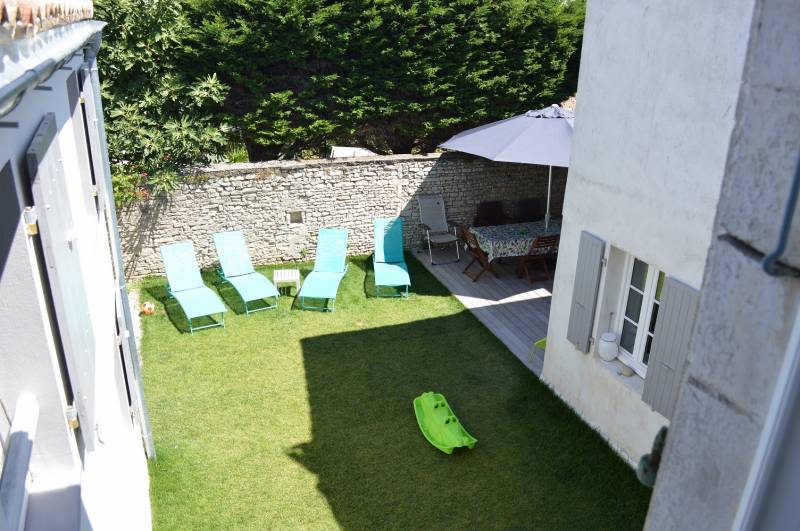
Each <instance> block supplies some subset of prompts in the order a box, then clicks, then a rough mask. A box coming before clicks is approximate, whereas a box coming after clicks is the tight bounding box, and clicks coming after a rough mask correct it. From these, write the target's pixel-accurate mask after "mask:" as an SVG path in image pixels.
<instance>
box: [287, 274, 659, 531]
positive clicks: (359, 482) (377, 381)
mask: <svg viewBox="0 0 800 531" xmlns="http://www.w3.org/2000/svg"><path fill="white" fill-rule="evenodd" d="M412 264H415V265H416V262H415V261H412V262H411V264H409V265H410V266H412V268H413V267H414V266H413V265H412ZM424 277H427V275H425V276H424ZM512 304H513V303H512ZM301 346H302V351H303V361H304V367H305V371H306V383H307V389H308V400H309V404H310V413H311V421H312V435H313V438H312V440H311V441H310V442H308V443H304V444H300V445H298V446H295V447H294V448H292V449H291V450H290V451H289V455H290V456H291V457H292V458H293V459H295V460H296V461H297V462H299V463H301V464H302V465H303V466H304V467H306V468H307V469H308V470H310V471H312V472H313V473H315V474H316V475H317V481H318V489H319V490H320V492H322V493H323V494H324V495H325V496H326V498H327V501H328V504H329V506H330V507H331V509H332V511H333V513H334V514H335V516H336V518H337V521H338V524H339V525H340V526H341V527H342V528H344V529H377V528H384V527H391V528H395V529H443V528H448V529H468V528H511V529H521V528H541V529H576V528H578V529H583V528H594V529H601V528H607V529H641V526H642V524H643V522H644V517H645V514H646V511H647V505H648V500H649V491H648V490H647V489H646V488H644V487H643V486H641V485H640V484H639V483H638V482H637V481H636V478H635V475H634V473H633V471H632V470H631V469H630V468H629V467H628V466H627V465H626V464H625V463H624V462H622V460H620V459H619V458H618V457H617V456H616V455H615V454H614V453H613V452H612V451H611V450H610V449H609V448H608V445H607V444H606V443H605V442H604V441H603V440H602V439H601V437H600V436H599V435H598V434H596V433H595V432H594V431H593V430H591V429H590V428H589V427H588V426H587V425H586V424H584V423H583V422H582V421H581V420H580V419H579V418H578V417H577V416H576V415H575V414H574V413H573V412H572V411H571V410H570V409H569V408H568V407H567V406H566V405H564V404H563V403H562V402H561V401H560V400H559V399H558V398H556V397H555V396H554V395H553V394H552V393H551V392H550V391H549V390H548V389H547V388H546V387H545V386H544V385H542V384H541V383H540V382H539V381H538V380H537V379H536V377H534V376H533V374H531V373H530V372H529V371H528V370H527V369H526V368H525V367H524V366H522V364H520V363H519V362H518V361H517V360H516V359H515V358H514V357H513V355H511V354H510V353H509V352H508V351H507V350H506V349H505V347H504V346H503V345H502V344H501V343H500V342H499V341H498V340H497V338H495V337H494V336H493V335H491V334H490V333H488V332H487V331H486V330H485V329H484V328H483V327H482V326H481V325H480V324H479V323H478V322H477V321H476V320H475V318H474V317H473V316H472V315H471V314H470V313H469V312H467V311H464V312H461V313H458V314H455V315H451V316H447V317H439V318H433V319H426V320H420V321H414V322H412V323H408V324H402V325H396V326H387V327H380V328H375V329H365V330H358V331H352V332H345V333H338V334H331V335H322V336H317V337H311V338H305V339H303V340H302V341H301ZM426 391H436V392H440V393H443V394H444V395H445V396H446V397H447V399H448V401H449V402H450V405H451V407H452V408H453V410H454V412H455V414H456V415H458V416H459V418H460V419H461V421H462V423H463V424H464V426H465V428H466V429H467V430H468V431H469V432H470V433H471V434H472V435H474V436H475V437H476V438H477V439H478V441H479V442H478V444H477V446H476V448H475V449H474V450H472V451H469V450H457V451H456V452H455V453H454V454H453V455H445V454H443V453H441V452H439V451H438V450H436V449H435V448H433V447H432V446H431V445H430V444H429V443H428V442H427V441H426V440H425V439H424V437H423V436H422V434H421V433H420V431H419V428H418V426H417V422H416V420H415V416H414V413H413V408H412V400H413V399H414V397H416V396H418V395H419V394H421V393H423V392H426Z"/></svg>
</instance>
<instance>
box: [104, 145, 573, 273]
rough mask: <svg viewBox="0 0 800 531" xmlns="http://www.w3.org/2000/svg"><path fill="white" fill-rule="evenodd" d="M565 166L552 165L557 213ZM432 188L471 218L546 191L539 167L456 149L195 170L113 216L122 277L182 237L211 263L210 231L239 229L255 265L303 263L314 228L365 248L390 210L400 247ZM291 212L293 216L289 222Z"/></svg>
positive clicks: (355, 250)
mask: <svg viewBox="0 0 800 531" xmlns="http://www.w3.org/2000/svg"><path fill="white" fill-rule="evenodd" d="M565 183H566V171H565V170H564V169H562V168H553V192H552V203H551V210H552V211H553V212H554V213H555V214H560V212H561V205H562V203H563V197H564V188H565ZM435 192H441V193H442V194H443V195H444V198H445V204H446V206H447V214H448V218H450V219H451V220H453V221H454V222H458V223H471V221H472V218H473V216H474V215H475V207H476V205H477V203H478V202H480V201H486V200H502V201H503V202H504V204H505V206H506V212H507V213H508V214H513V210H514V206H515V205H516V201H517V199H520V198H523V197H542V198H544V197H546V194H547V168H546V167H542V166H532V165H524V164H508V163H498V162H491V161H489V160H486V159H481V158H478V157H471V156H467V155H462V154H456V153H447V154H443V155H439V154H430V155H393V156H384V157H365V158H358V159H345V160H341V159H338V160H309V161H272V162H264V163H255V164H226V165H217V166H212V167H209V168H205V169H203V170H202V171H201V172H200V173H199V174H198V176H197V178H195V179H192V181H191V182H187V183H186V184H184V185H182V186H181V187H180V188H179V189H178V190H175V191H174V192H172V193H171V194H169V195H167V196H162V197H154V198H151V199H149V200H147V201H145V202H142V203H137V204H135V205H132V206H130V207H127V208H125V209H122V210H121V211H120V212H119V224H120V232H121V236H122V245H123V253H124V255H125V256H124V258H125V267H126V275H127V276H128V277H129V278H138V277H142V276H146V275H153V274H156V275H160V274H163V268H162V265H161V259H160V256H159V252H158V248H159V246H160V245H163V244H165V243H171V242H175V241H180V240H185V239H191V240H192V241H193V242H194V245H195V250H196V252H197V258H198V261H199V262H200V265H201V267H209V266H212V265H213V264H214V263H215V262H216V261H217V258H216V253H215V251H214V249H213V243H212V237H211V235H212V234H213V233H214V232H218V231H225V230H233V229H241V230H243V231H244V233H245V237H246V239H247V241H248V245H249V248H250V253H251V255H252V257H253V261H254V262H255V263H273V262H282V261H290V260H301V259H312V258H313V257H314V246H315V243H316V233H317V229H319V228H320V227H347V228H349V229H350V239H349V245H348V253H349V254H367V253H370V252H372V245H373V244H372V218H373V217H381V216H385V217H391V216H397V215H400V216H402V217H403V219H404V221H405V236H406V246H407V247H411V246H414V245H417V244H418V243H419V242H421V240H422V232H421V229H420V228H419V223H418V220H419V213H418V207H417V201H416V196H417V194H424V193H435ZM292 212H301V213H302V214H301V215H302V222H300V223H293V222H290V213H292Z"/></svg>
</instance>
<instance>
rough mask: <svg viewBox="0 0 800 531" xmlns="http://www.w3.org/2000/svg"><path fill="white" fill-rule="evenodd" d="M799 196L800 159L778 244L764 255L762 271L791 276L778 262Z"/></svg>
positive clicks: (790, 228)
mask: <svg viewBox="0 0 800 531" xmlns="http://www.w3.org/2000/svg"><path fill="white" fill-rule="evenodd" d="M798 196H800V159H799V160H798V162H797V168H796V169H795V171H794V179H793V180H792V185H791V188H790V189H789V198H788V199H787V201H786V209H785V210H784V212H783V221H782V223H781V230H780V234H779V236H778V244H777V245H776V246H775V249H774V250H773V251H772V252H771V253H769V254H768V255H767V256H765V257H764V260H763V262H762V263H761V267H763V268H764V272H765V273H766V274H768V275H770V276H773V277H782V276H791V275H792V272H791V271H789V268H787V267H784V266H782V264H780V262H779V261H780V259H781V258H782V257H783V253H784V252H786V245H787V244H788V242H789V234H790V233H791V231H792V221H794V212H795V210H796V208H797V198H798Z"/></svg>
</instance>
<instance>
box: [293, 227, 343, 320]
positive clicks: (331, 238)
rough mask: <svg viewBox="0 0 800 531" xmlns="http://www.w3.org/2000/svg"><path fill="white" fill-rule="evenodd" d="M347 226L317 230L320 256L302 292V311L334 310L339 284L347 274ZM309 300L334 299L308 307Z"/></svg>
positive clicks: (318, 254) (304, 283) (300, 295)
mask: <svg viewBox="0 0 800 531" xmlns="http://www.w3.org/2000/svg"><path fill="white" fill-rule="evenodd" d="M346 256H347V229H319V233H317V257H316V259H315V261H314V270H313V271H312V272H311V273H310V274H309V275H308V277H306V279H305V281H304V282H303V286H302V287H301V288H300V293H298V294H297V296H298V297H299V298H300V308H302V309H303V310H322V311H330V312H332V311H334V310H335V309H336V292H337V291H339V283H340V282H341V281H342V279H343V278H344V275H345V273H347V263H346ZM306 299H325V300H326V301H327V300H330V301H331V306H330V307H328V306H327V304H326V303H323V305H322V306H309V305H307V304H306Z"/></svg>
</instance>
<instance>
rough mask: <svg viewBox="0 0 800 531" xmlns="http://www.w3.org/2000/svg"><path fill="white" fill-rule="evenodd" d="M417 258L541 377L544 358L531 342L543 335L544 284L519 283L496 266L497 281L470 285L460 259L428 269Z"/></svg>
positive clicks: (484, 280)
mask: <svg viewBox="0 0 800 531" xmlns="http://www.w3.org/2000/svg"><path fill="white" fill-rule="evenodd" d="M417 258H418V259H419V260H420V262H422V264H423V265H424V266H425V267H426V269H428V271H430V272H431V273H432V274H433V275H434V276H435V277H436V278H438V279H439V281H440V282H442V284H444V285H445V287H447V289H448V290H450V292H451V293H453V294H454V295H455V296H456V298H457V299H458V300H459V301H461V303H462V304H463V305H464V306H465V307H466V308H467V309H469V310H470V311H471V312H472V313H473V314H474V315H475V316H476V317H477V318H478V320H479V321H481V323H483V325H484V326H486V327H487V328H488V329H489V330H490V331H491V332H492V333H493V334H494V335H495V336H496V337H497V338H498V339H500V341H502V342H503V344H505V345H506V347H507V348H508V349H509V350H510V351H511V352H512V353H513V354H514V355H515V356H516V357H517V358H518V359H519V360H520V361H521V362H522V363H523V364H524V365H525V366H526V367H528V368H529V369H530V370H531V371H533V372H534V373H535V374H536V375H537V376H538V375H541V371H542V366H543V364H544V355H543V353H542V352H541V351H539V350H538V349H535V348H534V347H533V342H534V341H536V340H537V339H539V338H541V337H544V336H545V335H546V334H547V320H548V318H549V314H550V303H549V295H548V296H545V297H543V296H542V291H541V290H546V291H547V292H548V293H549V291H550V290H549V289H548V284H547V283H544V282H537V283H535V284H531V283H529V282H528V281H527V280H524V279H519V278H517V277H516V275H515V273H514V271H513V268H510V267H508V266H507V264H500V265H498V267H497V270H498V274H499V275H500V278H494V277H491V276H489V277H487V274H484V276H482V277H481V279H480V280H479V281H478V282H472V279H470V278H468V277H467V276H466V275H463V274H462V273H461V271H462V270H463V268H464V266H465V265H466V263H467V262H466V261H465V259H464V258H462V260H461V262H455V263H450V264H442V265H437V266H432V265H431V264H430V262H429V261H428V257H427V256H423V255H419V256H418V257H417ZM532 352H533V356H531V353H532Z"/></svg>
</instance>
